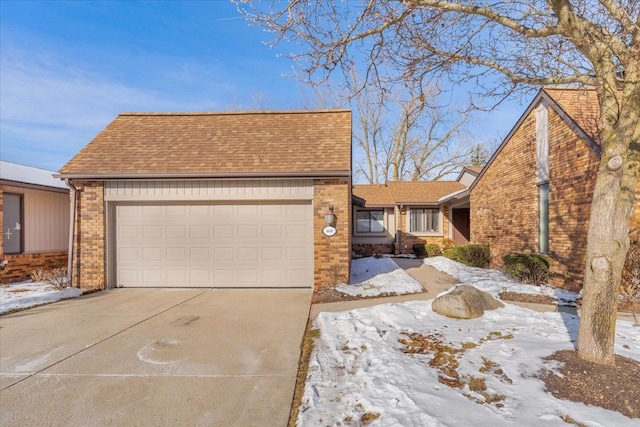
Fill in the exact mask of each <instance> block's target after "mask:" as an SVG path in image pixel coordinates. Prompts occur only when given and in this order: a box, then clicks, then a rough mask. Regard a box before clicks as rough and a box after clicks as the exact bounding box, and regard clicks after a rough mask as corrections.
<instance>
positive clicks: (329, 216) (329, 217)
mask: <svg viewBox="0 0 640 427" xmlns="http://www.w3.org/2000/svg"><path fill="white" fill-rule="evenodd" d="M335 220H336V214H334V213H333V205H329V206H327V211H326V212H325V213H324V221H325V222H326V223H327V225H333V223H334V222H335Z"/></svg>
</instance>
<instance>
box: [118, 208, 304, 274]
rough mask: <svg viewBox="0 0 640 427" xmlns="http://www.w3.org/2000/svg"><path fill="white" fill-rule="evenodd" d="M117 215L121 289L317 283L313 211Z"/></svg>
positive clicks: (132, 211) (129, 211)
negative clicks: (314, 265)
mask: <svg viewBox="0 0 640 427" xmlns="http://www.w3.org/2000/svg"><path fill="white" fill-rule="evenodd" d="M151 207H152V208H153V209H147V208H151ZM115 209H116V226H115V230H116V252H117V256H116V278H117V279H116V280H117V281H118V283H117V285H118V286H170V287H180V286H196V287H197V286H216V287H224V286H229V287H231V286H233V287H235V286H251V287H258V286H276V287H287V286H297V287H299V286H305V287H306V286H309V287H310V286H311V285H312V283H313V233H312V231H313V230H312V209H311V204H310V203H300V204H276V203H271V204H237V205H233V204H228V205H226V204H214V205H195V204H194V205H154V206H142V205H141V206H131V205H116V207H115ZM144 212H148V213H150V215H148V216H147V215H143V213H144Z"/></svg>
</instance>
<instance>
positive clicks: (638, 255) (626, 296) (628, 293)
mask: <svg viewBox="0 0 640 427" xmlns="http://www.w3.org/2000/svg"><path fill="white" fill-rule="evenodd" d="M620 297H621V299H622V300H623V301H629V302H640V239H632V240H631V245H630V246H629V252H627V258H626V259H625V262H624V269H623V270H622V282H621V283H620Z"/></svg>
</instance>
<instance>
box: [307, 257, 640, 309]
mask: <svg viewBox="0 0 640 427" xmlns="http://www.w3.org/2000/svg"><path fill="white" fill-rule="evenodd" d="M392 259H393V261H394V262H395V263H396V264H398V266H399V267H400V268H403V269H404V270H405V271H406V272H407V273H408V274H409V275H410V276H411V277H413V278H414V279H416V280H417V281H418V282H419V283H420V284H421V285H422V287H423V288H424V290H425V291H424V292H423V293H418V294H408V295H398V296H392V297H380V298H367V299H361V300H354V301H341V302H329V303H324V304H314V305H312V306H311V317H312V318H313V317H316V316H317V315H318V313H322V312H325V311H326V312H339V311H348V310H353V309H356V308H365V307H371V306H374V305H378V304H390V303H399V302H407V301H425V300H430V299H433V298H435V297H436V296H437V295H438V294H440V293H441V292H444V291H446V290H448V289H450V288H452V287H453V286H455V285H457V284H458V283H460V282H459V281H458V280H456V279H454V278H453V277H451V276H450V275H448V274H447V273H443V272H441V271H439V270H436V269H435V268H433V267H431V266H430V265H425V264H424V263H423V262H422V260H421V259H411V258H392ZM505 302H507V303H509V304H514V305H517V306H520V307H524V308H528V309H530V310H535V311H540V312H561V313H569V314H575V315H578V314H579V312H580V310H579V309H577V308H576V307H564V306H556V305H553V304H536V303H530V302H519V301H505ZM636 317H637V318H638V319H639V320H640V316H637V315H636ZM618 320H626V321H628V322H635V320H634V317H633V315H632V314H629V313H618Z"/></svg>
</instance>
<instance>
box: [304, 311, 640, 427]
mask: <svg viewBox="0 0 640 427" xmlns="http://www.w3.org/2000/svg"><path fill="white" fill-rule="evenodd" d="M316 327H317V328H319V330H320V337H319V338H318V339H317V340H316V346H315V349H314V351H313V353H312V355H311V360H310V362H309V371H308V376H307V381H306V385H305V391H304V396H303V399H302V404H301V406H300V412H299V418H298V425H300V426H312V425H335V426H340V425H342V426H353V425H362V424H363V421H366V420H372V421H370V424H368V425H371V426H375V425H377V426H470V425H475V426H491V427H493V426H503V425H506V426H534V425H535V426H566V425H568V424H566V423H565V422H564V421H563V420H562V418H561V417H565V416H569V417H571V418H572V419H573V420H575V421H577V422H579V423H582V424H584V425H585V426H589V427H595V426H614V425H615V426H632V425H633V426H637V425H638V420H637V419H635V420H632V419H629V418H627V417H625V416H623V415H622V414H620V413H617V412H613V411H609V410H605V409H602V408H598V407H594V406H587V405H585V404H582V403H575V402H571V401H565V400H559V399H556V398H554V397H553V396H552V395H551V394H549V393H545V392H544V391H543V390H544V384H543V383H542V381H541V380H539V379H537V378H536V375H537V373H538V372H539V371H540V370H541V369H543V368H545V369H554V367H557V365H553V364H551V363H549V362H545V361H543V360H542V359H543V358H544V357H545V356H548V355H550V354H552V353H554V352H555V351H557V350H562V349H572V348H573V342H574V341H575V339H576V336H577V330H578V317H577V316H573V315H570V314H567V313H539V312H535V311H531V310H528V309H526V308H521V307H518V306H515V305H511V304H506V306H505V307H504V308H501V309H497V310H492V311H487V312H485V314H484V316H483V317H481V318H478V319H471V320H456V319H450V318H447V317H444V316H440V315H438V314H436V313H434V312H433V311H432V309H431V300H429V301H414V302H408V303H403V304H385V305H378V306H374V307H370V308H366V309H359V310H352V311H347V312H340V313H320V314H319V315H318V318H317V320H316ZM411 334H415V335H411ZM412 339H413V341H412ZM400 340H404V341H405V343H406V344H402V343H401V342H400ZM429 342H430V343H432V346H431V347H430V346H429V345H425V346H424V347H421V343H429ZM407 343H411V344H414V345H413V346H409V345H407ZM447 347H450V348H452V349H451V350H450V351H451V353H450V354H451V356H450V357H449V358H447V357H443V358H439V359H437V360H434V361H433V362H431V361H432V359H434V351H433V350H434V349H438V348H445V349H446V348H447ZM425 348H426V349H427V350H425ZM411 349H413V350H414V354H410V353H407V350H411ZM403 350H405V352H403ZM615 351H616V353H617V354H620V355H623V356H626V357H630V358H634V359H636V360H640V329H638V328H637V327H635V326H633V325H632V324H631V323H630V322H624V321H618V324H617V332H616V347H615ZM421 352H422V354H421ZM442 354H445V353H442ZM445 356H446V354H445ZM430 362H431V365H430ZM554 363H557V362H554ZM453 375H459V377H458V379H457V381H458V384H459V385H463V386H462V388H455V387H451V386H448V385H446V384H445V383H443V382H442V381H440V380H439V377H442V378H445V379H446V378H449V379H451V378H453V377H452V376H453ZM483 381H484V384H486V390H484V391H483V390H482V387H481V386H480V387H478V384H480V385H481V384H482V383H483ZM444 382H446V380H445V381H444ZM454 383H455V381H454ZM470 384H475V386H473V389H474V390H475V391H472V390H471V388H470Z"/></svg>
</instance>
